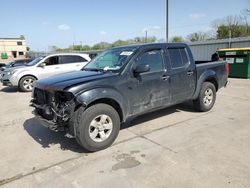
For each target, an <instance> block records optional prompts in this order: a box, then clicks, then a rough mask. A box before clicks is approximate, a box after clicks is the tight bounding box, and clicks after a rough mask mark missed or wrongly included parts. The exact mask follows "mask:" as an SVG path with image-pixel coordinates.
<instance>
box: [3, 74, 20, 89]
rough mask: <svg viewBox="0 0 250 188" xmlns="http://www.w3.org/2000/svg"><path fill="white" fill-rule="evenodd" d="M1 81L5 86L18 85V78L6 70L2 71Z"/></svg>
mask: <svg viewBox="0 0 250 188" xmlns="http://www.w3.org/2000/svg"><path fill="white" fill-rule="evenodd" d="M0 81H1V82H2V83H3V85H4V86H18V79H17V78H16V77H13V76H12V75H8V74H6V73H5V72H2V73H1V76H0Z"/></svg>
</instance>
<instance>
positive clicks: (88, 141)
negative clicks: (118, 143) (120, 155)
mask: <svg viewBox="0 0 250 188" xmlns="http://www.w3.org/2000/svg"><path fill="white" fill-rule="evenodd" d="M79 110H80V111H79V113H78V120H77V121H76V122H77V123H76V125H75V129H76V135H75V136H76V140H77V142H78V143H79V144H80V145H81V146H82V147H83V148H84V149H86V150H88V151H98V150H102V149H105V148H107V147H109V146H110V145H111V144H112V143H113V142H114V141H115V139H116V137H117V136H118V133H119V130H120V117H119V115H118V113H117V111H116V110H115V109H114V108H113V107H112V106H110V105H107V104H102V103H101V104H96V105H93V106H90V107H89V108H87V109H86V110H84V109H83V108H80V109H79Z"/></svg>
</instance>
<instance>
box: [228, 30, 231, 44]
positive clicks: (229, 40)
mask: <svg viewBox="0 0 250 188" xmlns="http://www.w3.org/2000/svg"><path fill="white" fill-rule="evenodd" d="M231 40H232V31H231V30H229V39H228V47H229V48H231Z"/></svg>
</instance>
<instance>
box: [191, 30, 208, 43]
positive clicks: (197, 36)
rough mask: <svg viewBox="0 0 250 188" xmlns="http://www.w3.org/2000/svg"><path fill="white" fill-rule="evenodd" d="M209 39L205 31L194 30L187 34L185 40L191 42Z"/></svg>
mask: <svg viewBox="0 0 250 188" xmlns="http://www.w3.org/2000/svg"><path fill="white" fill-rule="evenodd" d="M207 39H209V36H208V34H207V33H205V32H195V33H192V34H190V35H188V36H187V40H189V41H191V42H196V41H204V40H207Z"/></svg>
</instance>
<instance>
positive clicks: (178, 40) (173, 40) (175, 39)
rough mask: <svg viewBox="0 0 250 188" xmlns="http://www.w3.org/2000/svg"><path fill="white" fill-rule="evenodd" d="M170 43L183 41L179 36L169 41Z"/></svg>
mask: <svg viewBox="0 0 250 188" xmlns="http://www.w3.org/2000/svg"><path fill="white" fill-rule="evenodd" d="M170 41H171V42H184V39H183V38H182V37H181V36H175V37H173V38H171V39H170Z"/></svg>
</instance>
